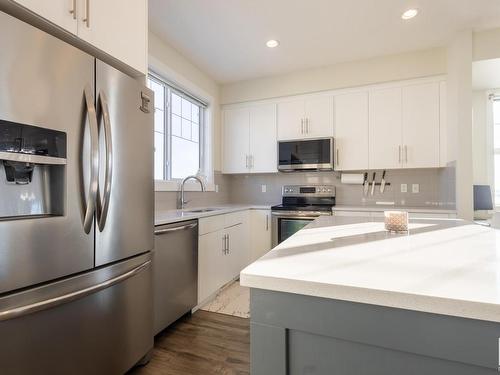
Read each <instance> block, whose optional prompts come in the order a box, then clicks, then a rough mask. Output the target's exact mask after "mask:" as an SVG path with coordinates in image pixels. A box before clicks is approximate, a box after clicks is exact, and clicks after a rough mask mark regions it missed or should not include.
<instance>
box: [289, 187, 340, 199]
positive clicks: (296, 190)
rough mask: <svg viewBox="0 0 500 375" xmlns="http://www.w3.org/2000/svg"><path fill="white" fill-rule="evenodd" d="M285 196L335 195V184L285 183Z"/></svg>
mask: <svg viewBox="0 0 500 375" xmlns="http://www.w3.org/2000/svg"><path fill="white" fill-rule="evenodd" d="M282 193H283V196H284V197H300V196H305V197H307V196H327V197H334V196H335V186H333V185H285V186H283V192H282Z"/></svg>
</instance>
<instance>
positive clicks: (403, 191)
mask: <svg viewBox="0 0 500 375" xmlns="http://www.w3.org/2000/svg"><path fill="white" fill-rule="evenodd" d="M401 193H408V185H407V184H401Z"/></svg>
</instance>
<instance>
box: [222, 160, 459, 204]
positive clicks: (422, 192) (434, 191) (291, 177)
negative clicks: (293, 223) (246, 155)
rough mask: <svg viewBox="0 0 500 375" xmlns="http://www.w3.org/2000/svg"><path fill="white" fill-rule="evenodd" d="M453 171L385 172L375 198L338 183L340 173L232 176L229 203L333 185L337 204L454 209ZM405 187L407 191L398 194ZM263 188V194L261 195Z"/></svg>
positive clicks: (270, 199)
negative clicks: (288, 188)
mask: <svg viewBox="0 0 500 375" xmlns="http://www.w3.org/2000/svg"><path fill="white" fill-rule="evenodd" d="M454 171H455V168H453V167H449V168H448V167H447V168H434V169H401V170H388V171H387V173H386V176H385V179H386V181H387V182H388V183H390V185H389V186H386V189H385V191H384V193H383V194H382V193H380V189H379V186H376V188H375V193H374V195H373V196H372V195H370V194H368V195H367V196H364V195H363V186H362V185H347V184H342V183H341V182H340V172H303V173H279V174H261V175H234V176H231V177H230V192H229V200H230V202H238V203H251V204H276V203H279V202H280V201H281V188H282V186H283V185H302V184H328V185H335V187H336V192H337V194H336V197H337V204H338V205H374V204H375V203H376V202H378V201H391V202H392V201H394V202H395V204H396V205H403V206H418V207H429V206H435V207H443V208H454V207H455V173H454ZM373 172H376V182H380V180H381V177H382V171H370V172H369V176H368V180H369V181H371V179H372V174H373ZM401 184H407V187H408V192H406V193H402V192H401ZM413 184H418V185H419V192H418V193H412V185H413ZM262 185H265V190H266V192H262Z"/></svg>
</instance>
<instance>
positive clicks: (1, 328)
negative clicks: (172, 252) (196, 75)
mask: <svg viewBox="0 0 500 375" xmlns="http://www.w3.org/2000/svg"><path fill="white" fill-rule="evenodd" d="M0 50H1V51H2V52H1V54H0V366H1V370H0V372H1V373H2V374H24V373H41V374H45V373H47V374H49V373H50V374H68V373H72V374H79V373H82V374H89V373H92V374H101V373H102V374H120V373H123V372H125V371H126V370H127V369H128V368H130V367H131V366H133V365H134V364H135V363H136V362H137V361H138V360H140V359H141V357H142V356H144V355H145V354H146V353H147V352H148V350H150V349H151V348H152V345H153V339H152V294H151V256H150V250H151V249H152V248H153V228H154V225H153V220H154V219H153V212H154V211H153V204H154V200H153V199H154V196H153V118H152V116H153V113H152V110H150V108H152V107H153V105H152V103H153V101H152V99H153V98H152V92H151V91H150V90H149V89H147V88H145V87H144V86H142V85H141V84H140V83H139V82H137V81H136V80H135V79H132V78H131V77H128V76H126V75H124V74H122V73H121V72H119V71H117V70H116V69H114V68H112V67H109V66H107V65H106V64H104V63H103V62H101V61H98V60H96V59H95V58H93V57H92V56H89V55H87V54H85V53H83V52H82V51H80V50H78V49H76V48H74V47H72V46H70V45H68V44H66V43H64V42H62V41H60V40H58V39H56V38H54V37H52V36H49V35H48V34H46V33H44V32H42V31H40V30H38V29H36V28H34V27H32V26H30V25H27V24H25V23H23V22H21V21H19V20H17V19H15V18H13V17H11V16H9V15H6V14H4V13H2V12H0Z"/></svg>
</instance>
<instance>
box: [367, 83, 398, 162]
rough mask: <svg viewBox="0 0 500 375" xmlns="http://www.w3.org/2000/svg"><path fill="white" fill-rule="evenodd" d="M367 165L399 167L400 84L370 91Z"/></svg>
mask: <svg viewBox="0 0 500 375" xmlns="http://www.w3.org/2000/svg"><path fill="white" fill-rule="evenodd" d="M369 98H370V99H369V100H370V105H369V107H370V109H369V121H370V125H369V129H370V132H369V134H370V135H369V144H370V148H369V155H370V160H369V164H370V169H386V168H387V169H390V168H401V166H402V164H401V160H402V155H401V154H402V147H401V143H402V142H401V141H402V139H401V88H390V89H382V90H374V91H372V92H370V97H369Z"/></svg>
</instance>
